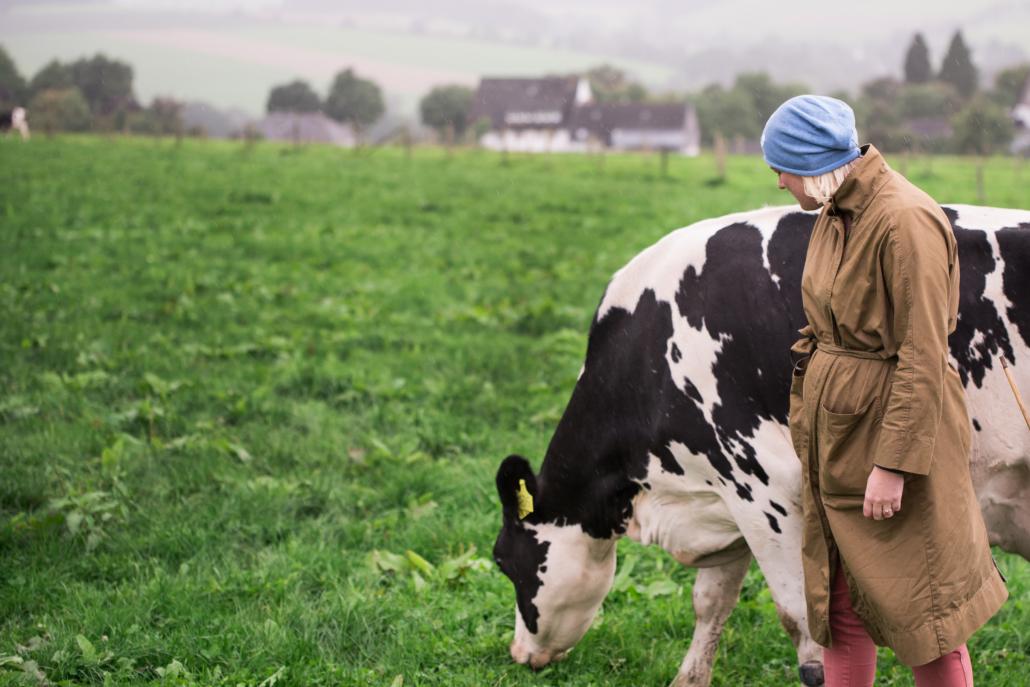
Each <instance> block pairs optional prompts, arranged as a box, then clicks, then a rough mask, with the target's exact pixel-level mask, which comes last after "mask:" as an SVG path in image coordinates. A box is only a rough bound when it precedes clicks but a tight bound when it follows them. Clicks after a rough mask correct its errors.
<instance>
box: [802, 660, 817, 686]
mask: <svg viewBox="0 0 1030 687" xmlns="http://www.w3.org/2000/svg"><path fill="white" fill-rule="evenodd" d="M798 672H800V673H801V684H803V685H805V687H819V685H822V684H823V664H822V663H820V662H819V661H805V663H803V664H802V665H801V667H800V668H799V669H798Z"/></svg>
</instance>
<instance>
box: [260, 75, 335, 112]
mask: <svg viewBox="0 0 1030 687" xmlns="http://www.w3.org/2000/svg"><path fill="white" fill-rule="evenodd" d="M265 109H266V110H267V111H268V112H318V111H319V110H321V109H322V101H321V100H320V99H319V97H318V94H317V93H315V91H314V89H312V88H311V86H310V85H308V82H307V81H301V80H300V79H297V80H295V81H291V82H290V83H287V84H282V85H280V86H275V87H274V88H272V90H271V92H270V93H269V94H268V104H267V105H266V108H265Z"/></svg>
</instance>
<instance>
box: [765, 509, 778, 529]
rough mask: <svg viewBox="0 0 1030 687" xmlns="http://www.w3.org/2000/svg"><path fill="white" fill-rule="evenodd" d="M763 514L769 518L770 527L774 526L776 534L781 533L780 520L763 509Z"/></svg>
mask: <svg viewBox="0 0 1030 687" xmlns="http://www.w3.org/2000/svg"><path fill="white" fill-rule="evenodd" d="M762 514H763V515H764V516H765V517H766V518H767V519H768V520H769V527H771V528H772V531H773V532H775V533H776V534H781V532H780V521H779V520H777V519H776V516H775V515H773V514H772V513H769V512H766V511H764V510H763V511H762Z"/></svg>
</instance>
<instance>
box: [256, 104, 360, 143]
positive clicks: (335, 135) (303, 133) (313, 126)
mask: <svg viewBox="0 0 1030 687" xmlns="http://www.w3.org/2000/svg"><path fill="white" fill-rule="evenodd" d="M254 127H255V128H256V129H257V131H258V133H260V134H261V135H262V136H263V137H264V138H266V139H268V140H270V141H290V142H293V143H329V144H332V145H337V146H342V147H345V148H352V147H354V145H355V137H354V130H353V129H351V127H350V126H349V125H347V124H340V123H339V122H337V121H335V120H332V119H330V118H329V117H327V116H325V115H324V114H322V113H321V112H270V113H268V115H267V116H266V117H265V118H264V119H262V120H261V121H259V122H257V123H256V124H255V125H254Z"/></svg>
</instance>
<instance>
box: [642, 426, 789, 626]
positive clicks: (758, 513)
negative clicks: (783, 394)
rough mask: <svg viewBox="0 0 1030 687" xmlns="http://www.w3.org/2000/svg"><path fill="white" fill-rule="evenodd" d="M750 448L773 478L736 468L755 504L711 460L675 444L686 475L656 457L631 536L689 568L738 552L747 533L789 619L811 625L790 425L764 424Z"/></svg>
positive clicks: (752, 439) (675, 454) (771, 586)
mask: <svg viewBox="0 0 1030 687" xmlns="http://www.w3.org/2000/svg"><path fill="white" fill-rule="evenodd" d="M734 443H737V442H734ZM749 443H750V445H751V446H753V447H754V448H755V450H756V451H757V460H758V462H759V463H760V464H761V466H762V468H763V469H764V470H765V471H766V474H767V475H768V477H769V484H768V486H766V485H764V484H762V482H761V481H760V480H759V479H758V478H756V477H753V476H748V475H745V474H743V473H742V472H741V471H740V469H739V468H737V466H736V464H735V463H734V467H733V469H734V477H735V478H736V479H737V481H738V482H740V483H746V484H747V485H748V486H749V487H750V489H751V494H752V496H753V500H752V501H747V500H745V499H742V498H740V496H739V495H738V494H737V490H736V487H735V486H734V485H733V483H732V482H728V481H724V480H723V479H722V477H721V475H720V474H719V473H718V471H716V470H715V468H714V467H712V465H711V463H710V462H709V461H708V458H707V457H706V456H704V455H701V454H695V453H693V452H691V451H690V450H689V449H688V448H687V447H686V446H684V445H683V444H680V443H677V442H673V443H672V444H670V446H669V450H670V451H671V453H672V455H673V457H674V458H675V460H676V462H677V463H678V464H679V465H680V467H681V468H682V469H683V474H682V475H676V474H673V473H669V472H666V471H665V470H663V469H662V467H661V462H660V461H659V460H658V458H657V457H655V456H653V455H652V456H651V457H650V461H649V464H648V471H647V476H646V477H645V478H644V479H641V480H638V481H639V482H640V483H641V484H645V483H646V484H648V485H649V486H650V489H646V490H644V491H641V492H640V493H639V494H638V495H637V496H636V498H635V499H634V503H633V516H632V518H631V519H630V522H629V523H628V524H627V532H626V534H627V536H629V537H631V538H633V539H635V540H637V541H639V542H640V543H642V544H657V545H659V546H661V547H662V548H663V549H665V550H666V551H668V552H669V553H670V554H671V555H673V556H674V557H675V558H676V559H677V560H680V561H681V562H683V563H685V564H688V565H689V564H690V561H691V560H698V559H703V558H704V557H705V556H709V555H711V554H714V553H717V552H719V551H722V550H725V549H727V547H731V546H732V545H733V544H734V543H735V542H736V541H737V540H738V539H739V538H740V537H741V536H743V538H744V540H745V541H746V542H747V545H748V547H749V548H750V549H751V553H752V554H753V555H754V557H755V560H756V561H757V562H758V565H759V567H760V568H761V570H762V573H763V574H764V575H765V578H766V581H767V583H768V585H769V590H770V592H771V594H772V597H773V600H774V601H775V602H776V605H777V608H778V609H779V612H780V613H781V615H783V616H785V617H789V618H790V619H791V620H792V621H794V622H795V623H796V624H797V626H798V627H800V628H807V616H806V610H805V608H806V607H805V599H804V589H803V586H802V585H800V584H799V580H801V579H802V575H803V572H802V568H801V502H800V494H799V493H798V485H799V484H800V483H801V461H799V460H798V458H797V456H796V455H795V454H794V449H793V447H792V445H791V441H790V435H789V432H788V431H787V428H786V427H785V426H784V425H782V424H780V423H778V422H775V421H772V420H761V422H760V423H759V426H758V429H757V430H755V434H754V436H753V437H752V438H751V439H750V440H749ZM738 448H739V444H738ZM770 502H775V503H776V504H777V505H779V506H780V507H782V508H783V509H784V510H786V511H787V514H786V515H783V514H781V513H780V512H779V511H778V510H776V509H774V508H773V507H772V506H771V505H770ZM766 513H768V514H770V515H772V516H773V517H774V518H775V519H776V522H777V524H778V525H779V528H780V532H779V533H776V532H774V531H773V530H772V527H771V525H770V523H769V519H768V518H767V517H766Z"/></svg>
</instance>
